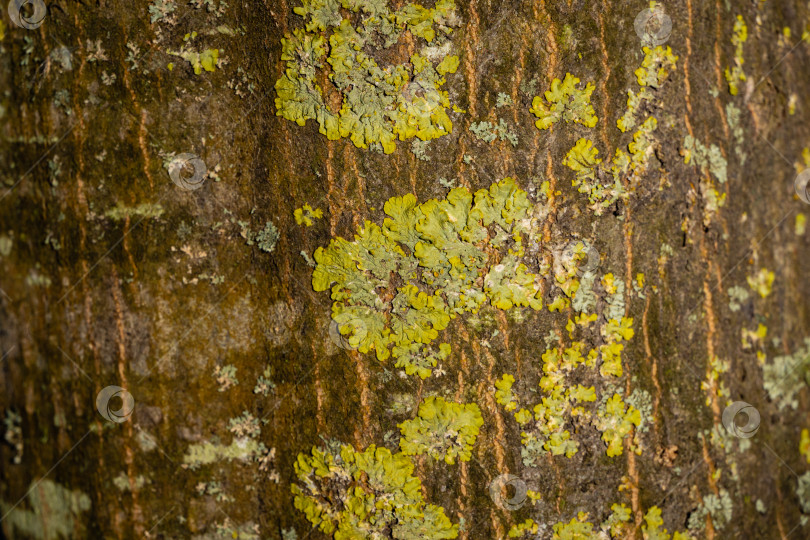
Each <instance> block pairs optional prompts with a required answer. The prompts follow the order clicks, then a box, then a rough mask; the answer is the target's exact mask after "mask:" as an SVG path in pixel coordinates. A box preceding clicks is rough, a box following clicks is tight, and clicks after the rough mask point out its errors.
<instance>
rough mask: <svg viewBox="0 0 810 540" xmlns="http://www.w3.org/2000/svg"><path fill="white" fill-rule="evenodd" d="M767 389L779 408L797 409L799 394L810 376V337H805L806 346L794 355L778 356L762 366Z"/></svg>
mask: <svg viewBox="0 0 810 540" xmlns="http://www.w3.org/2000/svg"><path fill="white" fill-rule="evenodd" d="M762 375H763V378H764V386H765V390H767V392H768V395H769V396H770V398H771V399H772V400H773V401H774V402H775V403H777V405H778V406H779V410H782V409H784V408H786V407H790V408H792V409H796V407H798V405H799V400H798V398H797V397H796V396H797V394H798V393H799V392H800V391H801V390H802V389H803V388H805V387H806V386H807V385H808V377H810V338H805V340H804V347H800V348H799V349H798V350H797V351H796V352H795V353H793V354H792V355H785V356H777V357H776V358H774V359H773V362H770V363H768V364H765V365H764V366H763V367H762Z"/></svg>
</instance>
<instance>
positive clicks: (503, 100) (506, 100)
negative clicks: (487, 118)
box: [495, 92, 515, 108]
mask: <svg viewBox="0 0 810 540" xmlns="http://www.w3.org/2000/svg"><path fill="white" fill-rule="evenodd" d="M514 104H515V102H514V101H512V97H511V96H510V95H509V94H504V93H503V92H498V98H497V99H496V101H495V106H496V107H498V108H500V107H506V106H509V105H514Z"/></svg>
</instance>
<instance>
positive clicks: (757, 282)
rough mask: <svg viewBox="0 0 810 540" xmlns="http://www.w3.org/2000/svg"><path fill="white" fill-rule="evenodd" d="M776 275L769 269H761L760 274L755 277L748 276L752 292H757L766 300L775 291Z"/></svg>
mask: <svg viewBox="0 0 810 540" xmlns="http://www.w3.org/2000/svg"><path fill="white" fill-rule="evenodd" d="M775 278H776V275H775V274H774V273H773V272H771V271H770V270H768V269H767V268H760V270H759V272H757V273H756V274H754V275H753V276H748V277H747V278H746V281H747V282H748V286H749V287H751V290H752V291H755V292H756V293H757V294H759V295H760V296H761V297H762V298H766V297H767V296H769V295H770V294H771V291H772V290H773V281H774V279H775Z"/></svg>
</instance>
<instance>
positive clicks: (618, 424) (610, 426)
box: [596, 394, 641, 457]
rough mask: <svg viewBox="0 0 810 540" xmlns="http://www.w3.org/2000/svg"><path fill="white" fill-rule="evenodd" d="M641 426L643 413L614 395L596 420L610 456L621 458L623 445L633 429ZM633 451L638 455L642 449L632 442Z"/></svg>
mask: <svg viewBox="0 0 810 540" xmlns="http://www.w3.org/2000/svg"><path fill="white" fill-rule="evenodd" d="M639 424H641V413H640V412H639V411H638V410H637V409H636V408H635V407H633V406H632V405H625V403H624V401H623V400H622V397H621V396H620V395H618V394H614V395H613V396H611V398H610V399H608V400H607V403H605V407H604V409H603V410H600V411H599V413H598V417H597V420H596V427H597V428H598V429H599V431H601V432H602V440H603V441H605V443H606V444H607V455H608V456H611V457H612V456H620V455H622V452H623V446H622V443H623V441H624V439H625V437H627V436H628V435H630V434H631V433H633V428H634V427H638V425H639ZM631 449H635V450H636V451H637V452H638V453H641V452H640V449H639V448H638V447H637V446H636V445H634V444H633V443H632V441H631Z"/></svg>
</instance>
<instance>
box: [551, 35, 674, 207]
mask: <svg viewBox="0 0 810 540" xmlns="http://www.w3.org/2000/svg"><path fill="white" fill-rule="evenodd" d="M643 50H644V60H643V61H642V64H641V66H640V67H639V68H638V69H637V70H636V72H635V75H636V79H637V80H638V83H639V85H640V86H641V89H640V90H639V92H638V93H635V92H633V90H630V91H628V94H627V95H628V98H627V111H626V112H625V114H624V115H623V116H622V117H621V118H619V120H618V121H617V127H618V128H619V130H621V131H622V132H626V131H628V130H630V129H633V128H634V127H635V126H636V125H638V123H639V121H640V118H639V116H640V115H641V112H642V111H643V110H645V109H647V108H649V107H642V105H644V104H645V103H648V104H654V98H655V92H656V90H657V89H658V88H660V87H661V85H662V84H663V83H664V81H666V79H667V78H668V77H669V73H670V71H671V70H672V69H673V68H674V67H675V63H676V62H677V60H678V57H677V56H675V55H673V54H672V50H671V49H670V48H669V47H661V46H658V47H655V48H649V47H644V49H643ZM657 128H658V121H657V120H656V118H655V117H654V116H652V115H650V116H647V117H646V118H645V119H644V120H643V121H641V124H640V126H639V128H638V129H637V130H636V131H635V133H633V140H632V141H631V142H630V143H629V144H628V146H627V150H628V151H627V152H625V150H623V149H622V148H617V149H616V154H615V155H614V157H613V159H612V161H610V162H609V163H607V164H605V165H602V160H601V159H600V158H599V157H598V154H599V152H598V150H597V149H596V148H595V147H594V145H593V142H592V141H590V140H589V139H587V138H580V139H579V140H578V141H577V142H576V144H575V145H574V147H573V148H571V150H570V151H569V152H568V154H567V155H566V156H565V159H564V160H563V163H564V164H565V165H566V166H568V167H569V168H570V169H571V170H572V171H574V173H575V178H574V179H573V180H572V185H573V186H574V187H576V188H577V189H578V191H579V192H580V193H586V194H588V202H589V203H590V208H591V209H592V210H593V211H594V213H595V214H596V215H600V214H602V212H604V210H605V209H606V208H607V207H609V206H611V205H612V204H613V203H615V202H616V201H618V200H619V199H623V198H626V197H627V195H628V190H627V189H626V188H625V184H624V181H625V180H627V181H628V182H629V183H630V187H633V186H634V185H635V184H636V183H638V181H639V180H640V178H641V176H642V175H643V174H644V173H645V172H646V171H647V168H648V166H649V163H650V160H651V159H652V158H653V154H654V139H653V132H655V130H656V129H657Z"/></svg>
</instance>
